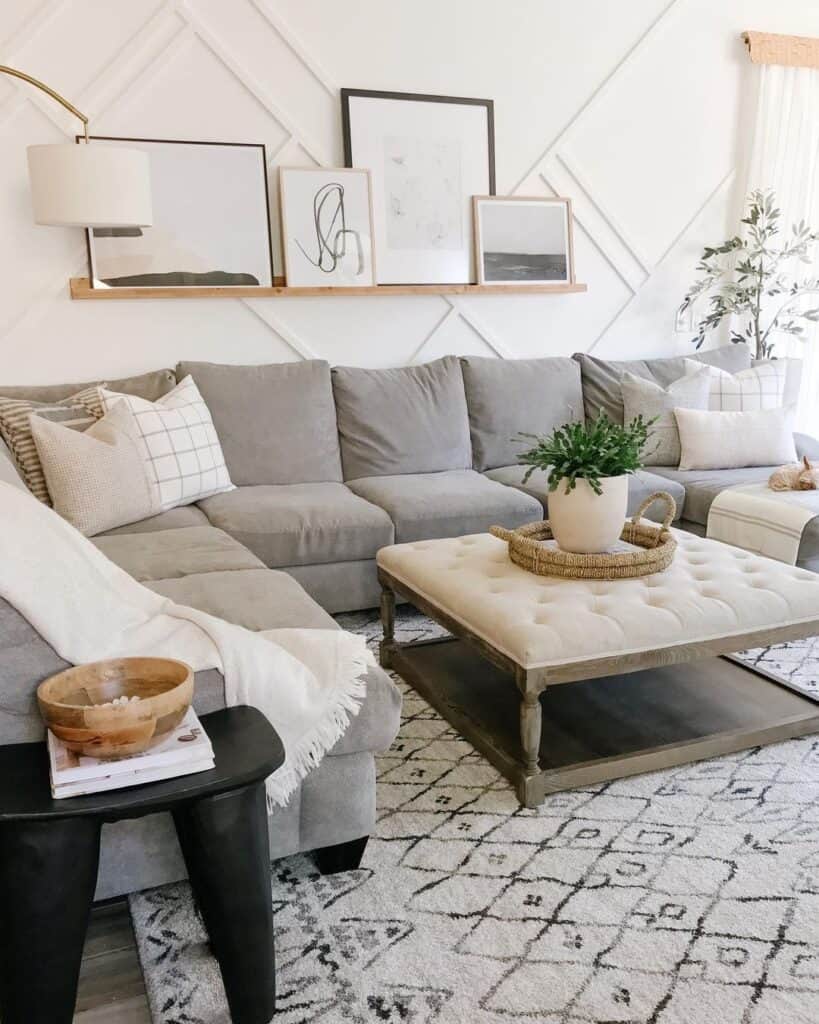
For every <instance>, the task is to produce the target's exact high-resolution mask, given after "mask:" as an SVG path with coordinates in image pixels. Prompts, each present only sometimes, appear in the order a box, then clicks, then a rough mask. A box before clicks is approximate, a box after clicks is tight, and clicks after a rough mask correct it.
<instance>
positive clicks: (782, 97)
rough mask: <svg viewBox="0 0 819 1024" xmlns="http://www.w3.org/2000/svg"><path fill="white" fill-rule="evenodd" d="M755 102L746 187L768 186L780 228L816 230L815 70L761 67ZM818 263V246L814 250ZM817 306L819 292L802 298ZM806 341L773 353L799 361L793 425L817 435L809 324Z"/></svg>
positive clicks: (784, 344) (808, 271) (816, 271)
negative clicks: (803, 223)
mask: <svg viewBox="0 0 819 1024" xmlns="http://www.w3.org/2000/svg"><path fill="white" fill-rule="evenodd" d="M759 71H760V74H761V80H760V83H759V100H758V107H757V116H756V127H755V129H754V141H753V148H752V150H751V159H750V166H749V174H748V188H747V191H748V192H750V191H751V190H752V189H755V188H761V189H769V188H772V189H774V190H775V192H776V196H777V200H778V206H779V208H780V209H781V210H782V221H781V224H782V229H783V231H789V230H790V227H791V225H792V224H794V223H796V222H797V221H800V220H802V219H804V220H806V221H807V222H808V224H810V225H811V227H813V228H815V229H817V230H819V69H816V68H797V67H782V66H780V65H778V64H762V65H760V67H759ZM814 260H815V261H819V250H817V251H815V252H814ZM791 271H792V272H793V273H794V274H795V275H797V276H798V277H802V278H805V277H817V276H819V262H815V263H813V264H812V265H808V264H804V263H797V264H796V265H795V266H794V267H792V268H791ZM802 302H804V303H805V304H806V306H808V305H809V306H817V305H819V295H809V296H807V297H806V298H805V299H803V300H802ZM805 338H806V340H805V341H798V340H794V339H790V338H788V337H787V336H786V335H779V336H778V337H777V339H776V349H775V353H774V354H775V355H779V356H795V357H797V358H801V359H802V360H803V372H802V390H801V394H800V398H799V408H798V411H797V423H796V426H797V429H798V430H802V431H805V432H806V433H811V434H814V435H817V436H819V332H817V331H815V330H814V329H813V328H812V326H810V325H809V326H808V330H807V331H806V334H805Z"/></svg>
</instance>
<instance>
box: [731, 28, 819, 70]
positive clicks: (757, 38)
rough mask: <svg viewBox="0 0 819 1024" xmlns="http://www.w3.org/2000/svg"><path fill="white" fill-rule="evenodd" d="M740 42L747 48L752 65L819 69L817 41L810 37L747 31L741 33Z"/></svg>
mask: <svg viewBox="0 0 819 1024" xmlns="http://www.w3.org/2000/svg"><path fill="white" fill-rule="evenodd" d="M742 40H743V42H744V43H745V45H746V46H747V47H748V53H749V54H750V57H751V63H752V64H780V65H783V66H784V67H797V68H819V39H816V38H814V37H812V36H783V35H777V34H776V33H775V32H752V31H747V32H743V33H742Z"/></svg>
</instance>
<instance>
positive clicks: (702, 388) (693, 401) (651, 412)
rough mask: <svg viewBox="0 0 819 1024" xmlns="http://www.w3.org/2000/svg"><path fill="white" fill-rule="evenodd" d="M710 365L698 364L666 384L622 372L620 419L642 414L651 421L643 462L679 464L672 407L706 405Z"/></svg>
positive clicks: (624, 419)
mask: <svg viewBox="0 0 819 1024" xmlns="http://www.w3.org/2000/svg"><path fill="white" fill-rule="evenodd" d="M709 369H710V367H708V366H700V367H699V369H698V370H697V372H696V373H691V374H688V376H686V377H680V378H679V380H675V381H674V382H673V383H672V384H669V385H668V387H667V388H664V387H662V386H661V385H659V384H656V383H655V382H654V381H653V380H643V378H642V377H636V376H635V375H634V374H633V373H624V374H623V379H622V381H621V382H620V386H621V388H622V391H623V411H624V415H623V422H624V423H630V422H631V421H632V420H633V419H634V418H635V417H636V416H642V417H643V419H644V420H645V421H646V422H650V421H651V420H653V421H654V422H653V423H652V425H651V428H650V430H651V433H650V434H649V438H648V443H647V444H646V447H645V450H644V451H643V465H644V466H676V465H678V463H679V461H680V435H679V433H678V431H677V421H676V419H674V410H675V409H707V408H708V391H709V388H710V386H711V378H710V376H709V373H708V370H709Z"/></svg>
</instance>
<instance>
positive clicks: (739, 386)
mask: <svg viewBox="0 0 819 1024" xmlns="http://www.w3.org/2000/svg"><path fill="white" fill-rule="evenodd" d="M700 369H702V363H698V362H695V360H693V359H686V361H685V370H686V374H690V373H694V372H695V371H697V370H700ZM708 370H709V372H710V375H711V392H710V395H709V398H708V408H709V409H710V410H711V411H712V412H759V411H760V410H762V409H781V408H782V405H783V399H784V396H785V380H786V378H787V376H788V364H787V361H786V360H781V361H780V360H773V361H771V362H766V363H757V365H756V366H752V367H751V368H750V369H749V370H740V372H739V373H726V372H725V370H720V369H719V367H717V366H709V367H708Z"/></svg>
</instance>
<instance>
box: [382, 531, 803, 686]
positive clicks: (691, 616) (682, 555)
mask: <svg viewBox="0 0 819 1024" xmlns="http://www.w3.org/2000/svg"><path fill="white" fill-rule="evenodd" d="M674 534H675V536H676V537H677V540H678V542H679V547H678V548H677V554H676V557H675V559H674V562H673V563H672V565H671V567H670V568H669V569H668V570H667V571H666V572H664V573H658V574H656V575H653V576H644V577H642V578H641V579H635V580H618V581H615V582H596V581H595V582H592V581H582V580H558V579H554V578H551V577H548V576H535V575H533V574H531V573H528V572H526V571H525V570H524V569H521V568H519V567H518V566H516V565H513V564H512V563H511V562H510V561H509V558H508V556H507V547H506V543H505V542H504V541H501V540H498V539H497V538H496V537H492V536H490V535H489V534H475V535H473V536H468V537H453V538H447V539H444V540H427V541H418V542H416V543H412V544H396V545H394V546H392V547H388V548H382V550H381V551H379V553H378V564H379V565H380V566H383V568H384V569H386V570H387V572H389V573H390V574H391V575H392V576H393V577H395V578H396V579H397V580H398V581H399V582H400V581H403V582H404V583H406V584H407V586H409V587H411V588H412V589H413V590H414V591H416V592H417V593H419V594H420V595H422V596H424V597H426V598H428V599H429V600H430V601H431V602H432V603H433V604H434V605H436V606H437V607H438V608H440V609H441V610H442V611H444V612H446V613H448V614H449V615H450V616H452V618H453V619H455V620H456V621H457V622H461V623H462V624H463V625H464V626H466V627H468V629H469V630H471V631H472V632H473V633H475V634H477V635H478V636H480V637H482V638H483V639H484V640H486V641H488V642H489V643H490V644H491V645H492V646H493V647H494V648H495V649H496V650H498V651H500V652H502V653H503V654H505V655H506V656H507V657H509V658H511V659H512V660H513V661H515V662H516V663H517V664H518V665H521V666H522V667H523V668H527V669H529V668H543V667H546V666H553V665H565V664H567V663H570V662H580V661H586V660H591V659H595V658H603V657H609V656H612V657H613V656H617V655H622V654H627V653H629V654H630V653H637V652H641V651H649V650H655V649H657V648H662V647H670V646H673V645H675V644H681V643H691V642H694V641H702V642H705V641H708V640H713V639H715V638H717V637H730V636H734V635H739V634H745V633H748V632H751V631H753V630H759V629H766V628H771V627H776V626H787V625H792V624H796V623H800V622H807V621H810V620H813V619H819V575H816V574H814V573H810V572H807V571H806V570H804V569H797V568H794V567H792V566H788V565H783V564H781V563H780V562H774V561H771V560H770V559H768V558H762V557H760V556H758V555H753V554H750V553H748V552H746V551H740V550H739V549H738V548H732V547H729V546H728V545H726V544H720V543H717V542H716V541H711V540H706V539H705V538H702V537H695V536H693V535H691V534H688V533H683V532H681V531H677V530H675V531H674Z"/></svg>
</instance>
